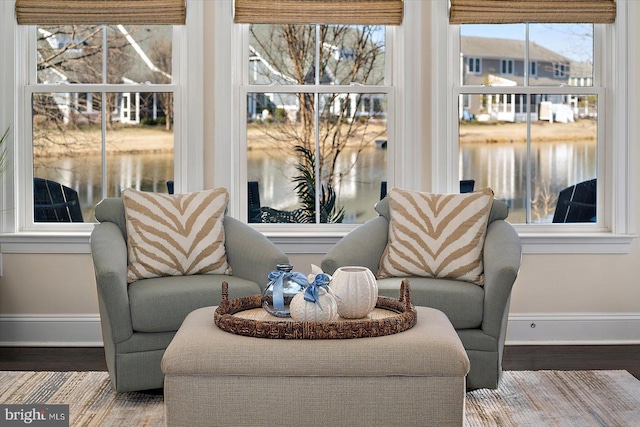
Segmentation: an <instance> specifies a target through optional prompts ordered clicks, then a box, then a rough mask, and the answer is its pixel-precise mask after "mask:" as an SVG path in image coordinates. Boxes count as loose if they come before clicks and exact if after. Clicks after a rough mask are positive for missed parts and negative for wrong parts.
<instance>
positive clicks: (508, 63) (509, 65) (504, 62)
mask: <svg viewBox="0 0 640 427" xmlns="http://www.w3.org/2000/svg"><path fill="white" fill-rule="evenodd" d="M500 74H502V75H505V76H512V75H513V59H501V60H500Z"/></svg>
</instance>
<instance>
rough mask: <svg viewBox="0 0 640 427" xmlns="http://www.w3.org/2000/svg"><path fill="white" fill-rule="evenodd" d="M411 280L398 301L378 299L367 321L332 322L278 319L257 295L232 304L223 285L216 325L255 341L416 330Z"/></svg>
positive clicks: (331, 337)
mask: <svg viewBox="0 0 640 427" xmlns="http://www.w3.org/2000/svg"><path fill="white" fill-rule="evenodd" d="M410 293H411V292H410V289H409V281H408V280H406V279H405V280H403V281H402V284H401V286H400V296H399V298H398V299H395V298H389V297H378V302H377V304H376V308H375V309H374V310H373V311H372V312H371V313H370V314H369V316H368V317H365V318H363V319H338V320H336V321H331V322H299V321H295V320H293V319H290V318H277V317H273V316H271V315H269V314H267V313H266V311H265V310H264V309H263V308H262V298H261V296H260V295H254V296H251V297H246V298H238V299H234V300H231V301H229V285H228V283H227V282H223V283H222V303H221V304H220V306H218V308H217V309H216V311H215V314H214V321H215V324H216V325H217V326H218V327H219V328H220V329H222V330H223V331H226V332H229V333H232V334H236V335H245V336H249V337H255V338H275V339H311V340H312V339H316V340H317V339H347V338H364V337H379V336H383V335H391V334H397V333H399V332H402V331H406V330H407V329H410V328H412V327H413V326H414V325H415V324H416V321H417V319H418V313H417V312H416V309H415V307H414V306H413V304H411V296H410Z"/></svg>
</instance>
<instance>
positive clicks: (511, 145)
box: [456, 24, 604, 224]
mask: <svg viewBox="0 0 640 427" xmlns="http://www.w3.org/2000/svg"><path fill="white" fill-rule="evenodd" d="M495 27H496V25H461V26H460V33H459V34H460V38H461V46H462V47H463V48H466V49H467V51H463V52H462V54H463V55H478V54H482V55H484V56H485V57H489V56H491V54H492V49H494V47H495V46H497V49H500V50H503V51H510V52H511V54H512V55H513V57H514V58H518V59H502V60H500V75H501V76H506V77H501V76H496V75H494V74H491V73H490V72H488V73H487V75H486V76H484V77H483V78H484V81H486V82H487V83H488V84H486V85H480V86H477V85H474V82H472V81H471V82H469V79H465V78H464V76H463V79H462V82H469V83H466V84H461V83H458V84H456V92H457V93H458V94H459V96H460V97H462V98H463V99H464V98H468V99H469V101H468V104H469V106H468V107H467V109H466V111H467V113H469V114H470V116H469V114H466V115H465V114H460V117H461V119H460V121H459V127H458V135H459V136H458V138H459V147H460V158H461V159H462V160H461V170H460V175H461V176H460V179H474V180H475V181H476V185H477V186H478V187H480V188H482V187H490V188H492V189H493V191H494V192H495V194H496V197H498V198H499V199H502V200H504V201H506V202H507V203H508V204H509V206H510V207H511V212H510V215H509V221H511V222H512V223H523V224H534V223H535V224H541V223H552V222H554V223H555V222H562V223H565V222H586V223H589V222H596V220H597V213H596V210H597V209H596V202H595V196H596V186H597V178H598V175H599V173H598V161H597V158H598V152H599V149H598V145H599V144H601V143H602V142H601V141H600V140H599V133H598V129H599V128H601V127H602V126H603V125H602V120H604V116H603V115H601V114H598V111H599V106H600V105H601V103H602V101H603V99H604V91H603V89H602V87H598V86H591V87H580V88H578V87H573V88H571V89H569V88H565V87H564V86H560V85H559V83H560V84H563V85H568V84H569V80H568V76H567V75H566V74H562V76H564V78H565V79H564V80H562V81H560V80H559V77H560V75H559V72H558V71H559V70H562V72H563V73H564V72H565V71H567V72H568V71H569V67H564V66H562V67H559V66H560V65H562V64H560V63H559V62H558V61H557V59H558V58H559V57H563V60H564V61H566V62H569V61H574V62H587V63H593V61H594V48H593V39H594V30H593V25H584V24H570V25H569V24H567V25H564V24H544V25H542V24H512V25H501V26H500V34H501V38H500V39H494V38H493V37H492V34H497V33H498V29H497V28H495ZM567 34H573V35H574V37H573V38H569V37H568V36H567ZM508 35H510V37H511V38H508V37H507V36H508ZM560 35H562V36H563V37H562V39H563V40H565V42H564V43H559V42H558V40H560V39H561V37H560ZM467 37H470V38H472V39H473V40H474V42H472V43H468V42H465V38H467ZM478 39H483V42H482V43H478V42H477V40H478ZM525 46H526V47H528V48H526V49H525V48H524V47H525ZM574 52H580V54H576V53H574ZM532 59H533V60H532ZM485 62H486V61H485ZM523 64H530V68H531V67H532V66H533V64H539V66H540V70H539V72H537V73H536V74H535V75H534V74H533V73H530V74H529V75H528V76H527V75H525V74H524V72H523V71H524V69H525V67H524V65H523ZM545 67H546V68H548V69H549V70H552V71H549V72H547V73H546V74H545V73H544V72H543V71H542V70H544V69H545ZM535 68H538V67H537V66H536V67H535ZM536 71H538V70H536ZM476 84H477V83H476ZM472 88H473V90H470V89H472ZM572 186H573V189H574V191H577V192H578V193H580V197H582V198H581V199H580V200H577V196H576V197H572V195H569V196H565V194H566V192H565V193H562V191H563V190H564V189H565V188H570V187H572ZM583 187H584V188H583ZM569 191H571V190H569ZM581 192H584V193H585V194H582V193H581ZM574 196H575V194H574ZM567 197H568V198H567ZM565 199H566V201H565ZM574 199H575V204H574V205H570V208H569V209H567V208H566V206H567V205H566V203H567V202H569V203H574ZM578 203H580V204H578ZM587 205H588V206H587ZM578 210H579V211H581V213H580V214H579V215H577V214H576V215H574V211H578Z"/></svg>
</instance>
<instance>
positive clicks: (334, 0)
mask: <svg viewBox="0 0 640 427" xmlns="http://www.w3.org/2000/svg"><path fill="white" fill-rule="evenodd" d="M403 15H404V4H403V1H402V0H235V7H234V22H236V23H238V24H341V25H400V24H401V23H402V18H403Z"/></svg>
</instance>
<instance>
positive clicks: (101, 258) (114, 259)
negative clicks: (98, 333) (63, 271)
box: [91, 222, 133, 343]
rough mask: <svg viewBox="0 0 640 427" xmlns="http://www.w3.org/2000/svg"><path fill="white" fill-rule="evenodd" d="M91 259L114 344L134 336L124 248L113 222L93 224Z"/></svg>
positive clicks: (125, 246) (124, 245)
mask: <svg viewBox="0 0 640 427" xmlns="http://www.w3.org/2000/svg"><path fill="white" fill-rule="evenodd" d="M91 257H92V259H93V266H94V271H95V275H96V284H97V287H98V298H100V299H101V300H102V301H101V304H100V308H101V310H100V311H101V313H100V314H101V317H102V321H103V322H108V324H109V326H110V330H111V337H103V339H104V340H107V339H108V338H111V339H112V340H113V342H114V343H119V342H122V341H124V340H127V339H129V338H130V337H131V336H132V335H133V326H132V324H131V312H130V310H129V294H128V293H127V245H126V243H125V241H124V237H123V236H122V232H121V231H120V228H119V227H118V226H117V225H116V224H114V223H112V222H103V223H100V224H96V226H95V227H94V229H93V232H92V233H91Z"/></svg>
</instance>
